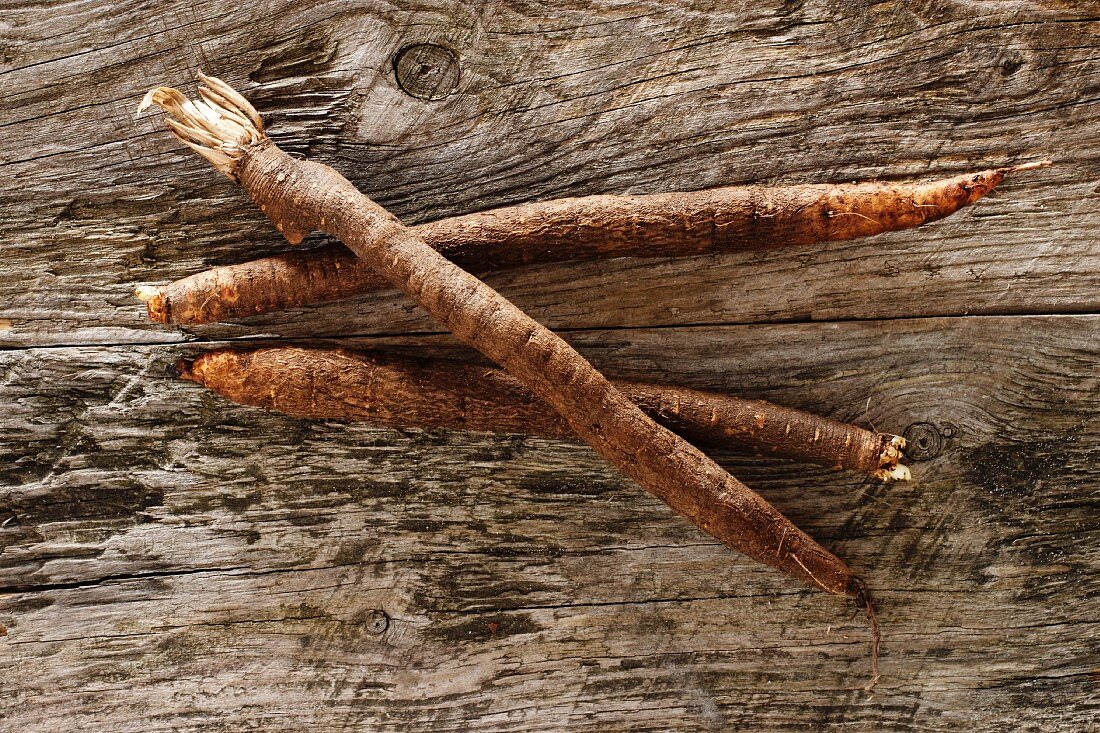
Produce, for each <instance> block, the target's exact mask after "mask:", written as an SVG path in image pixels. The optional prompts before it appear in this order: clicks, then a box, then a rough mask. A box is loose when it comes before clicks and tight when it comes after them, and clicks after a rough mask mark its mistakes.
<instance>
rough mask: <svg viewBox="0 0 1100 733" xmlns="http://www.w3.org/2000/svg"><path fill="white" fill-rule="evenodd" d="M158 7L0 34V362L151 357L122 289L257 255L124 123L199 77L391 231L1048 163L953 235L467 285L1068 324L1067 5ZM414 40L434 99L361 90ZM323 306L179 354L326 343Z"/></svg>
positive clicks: (1091, 73) (1086, 200) (1079, 302)
mask: <svg viewBox="0 0 1100 733" xmlns="http://www.w3.org/2000/svg"><path fill="white" fill-rule="evenodd" d="M162 5H165V6H167V7H165V8H162V7H161V6H158V9H157V12H155V13H152V12H150V11H149V10H148V9H143V8H142V7H140V6H123V7H117V6H115V5H111V6H110V7H111V9H110V10H109V11H107V10H97V11H92V12H89V11H88V10H87V9H86V8H85V6H84V5H80V4H73V5H67V4H63V5H61V6H59V7H57V8H54V9H51V11H50V12H43V11H40V10H37V9H35V8H34V7H33V6H30V7H27V8H17V9H15V10H12V11H6V12H7V13H8V14H9V17H12V18H13V22H12V23H11V25H10V26H8V27H7V28H6V30H5V29H3V27H0V34H2V35H0V43H2V44H3V45H4V48H5V49H7V50H6V54H7V57H8V60H7V61H6V62H5V66H6V69H5V70H4V73H3V76H2V77H0V78H2V79H3V90H4V105H3V107H2V108H0V125H2V126H3V127H2V129H3V130H4V132H5V136H6V140H5V143H4V146H3V148H2V149H0V164H2V168H3V171H4V174H5V175H4V176H3V177H0V181H2V182H0V204H2V205H3V208H4V211H5V216H4V219H3V221H2V222H0V241H2V242H3V243H4V244H3V246H4V247H5V251H6V252H10V253H11V255H9V256H8V257H7V258H6V261H7V262H8V263H9V267H13V268H14V269H13V270H12V272H11V277H7V278H4V279H3V280H2V281H0V318H4V319H6V320H7V321H10V325H9V326H8V327H7V330H6V331H3V332H0V339H2V340H0V344H2V343H9V344H14V345H33V344H49V343H61V344H75V343H112V342H118V341H127V342H146V341H166V340H178V339H179V338H180V337H181V334H180V333H179V332H173V331H167V330H164V329H161V328H158V327H155V326H153V325H150V324H149V323H147V322H146V321H145V319H144V318H143V315H142V313H141V309H140V308H137V307H135V303H134V301H133V299H132V298H131V296H130V293H131V291H132V289H133V287H134V285H135V284H136V283H138V282H163V281H167V280H170V279H174V278H176V277H180V276H182V275H185V274H188V273H191V272H194V271H196V270H199V269H202V268H203V267H205V266H207V265H209V264H211V263H225V262H231V261H237V260H240V259H245V258H249V257H254V256H257V255H259V254H261V253H268V252H271V251H273V250H275V249H280V248H282V247H284V246H285V245H284V244H282V243H280V242H279V239H278V235H277V233H276V232H274V231H272V229H271V227H270V226H269V225H268V224H267V222H266V220H264V219H263V217H262V215H261V214H260V213H259V212H258V211H256V210H255V209H254V207H252V206H251V205H250V204H249V202H248V201H247V200H246V198H245V197H244V195H243V194H242V193H241V192H240V190H239V189H238V188H237V187H236V186H234V185H233V184H232V183H230V182H229V181H227V180H225V179H223V178H221V177H219V176H217V175H216V174H214V173H212V172H211V171H210V170H209V169H208V168H207V166H206V163H205V162H204V161H202V160H201V159H199V158H197V157H196V156H194V155H193V154H191V153H190V152H189V151H186V150H185V149H181V146H180V145H179V144H178V143H177V142H176V141H175V140H174V139H172V137H171V136H169V135H167V134H165V133H164V132H163V131H162V123H161V122H160V120H159V119H155V118H150V119H147V120H141V121H135V120H134V119H133V109H134V106H135V103H136V101H137V100H138V99H139V98H140V96H141V94H142V93H143V92H144V91H145V89H146V87H148V86H149V85H150V84H151V83H153V82H154V81H159V82H165V83H172V84H177V85H180V86H184V87H186V86H187V85H189V84H191V82H192V79H193V76H194V72H195V70H196V69H197V68H198V67H199V66H200V65H201V66H204V67H205V68H207V69H208V70H210V71H212V72H215V73H217V74H219V75H222V76H224V77H225V78H227V79H229V80H230V81H232V82H234V83H235V84H237V85H238V86H239V87H240V88H241V89H243V90H244V91H246V92H247V93H249V94H250V96H251V97H252V98H253V100H254V101H255V102H256V103H257V105H258V106H259V108H260V109H261V111H262V112H264V113H265V115H266V116H267V118H268V120H269V122H270V128H271V131H272V133H273V135H274V136H275V137H276V138H277V139H278V141H279V143H280V144H281V145H284V146H285V147H288V148H291V149H294V150H298V151H301V152H305V153H310V154H312V155H316V156H318V157H319V158H321V159H323V160H325V161H327V162H329V163H332V164H333V165H335V166H336V167H338V168H339V169H341V170H342V171H344V172H346V173H347V174H348V175H350V176H351V177H352V178H353V180H355V181H356V182H357V183H359V184H360V185H361V186H362V188H363V189H364V190H365V191H367V192H368V193H370V194H371V195H372V196H374V197H376V198H377V199H378V200H379V201H380V202H382V203H384V204H386V205H388V206H390V207H391V208H392V209H393V210H394V211H395V212H396V213H398V214H399V215H401V216H403V217H404V218H405V219H406V220H407V221H410V222H415V221H422V220H425V219H428V218H434V217H440V216H445V215H449V214H456V213H465V212H469V211H475V210H479V209H485V208H490V207H493V206H498V205H502V204H506V203H512V202H517V201H524V200H531V199H536V198H547V197H554V196H561V195H580V194H591V193H601V192H635V193H640V192H653V191H663V190H671V189H687V188H700V187H705V186H712V185H724V184H731V183H736V182H748V181H765V182H767V181H772V182H780V181H782V182H799V181H838V180H851V179H862V178H868V177H887V178H898V177H904V178H921V177H930V176H935V175H943V174H946V173H949V172H959V171H963V170H967V169H972V168H977V167H986V166H989V165H1001V164H1004V163H1011V162H1018V161H1023V160H1034V159H1038V158H1043V157H1049V158H1053V159H1055V160H1056V161H1057V162H1058V166H1057V167H1056V168H1053V169H1050V170H1048V171H1043V172H1038V173H1031V174H1027V175H1021V176H1018V177H1016V178H1015V179H1013V180H1011V181H1009V182H1008V183H1007V184H1006V185H1005V186H1004V188H1003V189H1002V190H1001V191H1000V193H999V194H997V195H996V196H995V197H994V198H993V199H992V200H989V201H985V202H982V203H981V204H979V205H978V206H977V207H975V208H974V209H971V210H969V211H967V212H964V213H962V214H960V215H959V216H957V217H956V218H955V219H953V220H951V221H948V222H943V223H941V224H936V225H935V226H933V227H931V228H929V229H925V230H922V231H919V232H913V233H908V234H899V235H894V236H888V237H881V238H878V239H875V240H872V241H869V242H866V243H862V244H858V245H849V244H840V245H834V246H830V247H825V248H822V249H821V250H820V251H814V250H812V249H800V250H798V251H793V252H789V253H783V254H769V255H767V256H764V257H758V256H753V255H728V256H722V257H713V258H703V259H687V260H681V261H677V262H664V263H657V264H654V263H652V262H632V261H620V262H614V263H602V264H585V265H580V266H556V267H544V268H538V269H537V270H532V271H528V272H524V273H517V274H512V275H507V276H502V277H497V278H493V280H492V282H493V283H494V284H495V285H497V286H499V287H500V288H501V289H502V290H503V291H504V292H505V293H507V294H508V295H510V296H513V297H514V298H515V299H516V301H517V302H518V304H520V305H521V306H523V307H525V308H527V309H528V310H529V311H530V312H532V314H533V315H535V316H536V317H538V318H540V319H541V320H543V321H544V322H547V323H548V324H550V325H553V326H556V327H562V328H566V327H571V328H576V327H592V326H596V327H611V326H639V325H641V326H647V325H655V324H670V325H671V324H692V323H724V322H756V321H784V320H805V319H808V318H813V319H819V320H820V319H838V318H881V317H897V316H912V315H918V314H919V315H954V314H962V313H993V314H998V313H1043V312H1093V311H1096V310H1097V293H1098V292H1100V276H1098V275H1097V273H1098V272H1100V252H1098V248H1097V247H1096V246H1095V239H1096V234H1097V231H1100V206H1098V198H1100V193H1098V190H1097V171H1098V168H1100V163H1098V161H1100V158H1098V153H1097V146H1096V144H1095V140H1096V130H1097V127H1098V126H1100V104H1097V103H1096V100H1097V99H1100V71H1098V70H1097V66H1098V65H1097V63H1096V61H1095V56H1096V53H1097V48H1098V46H1100V43H1098V42H1097V38H1098V37H1100V18H1098V17H1097V15H1096V13H1095V8H1091V9H1090V8H1089V7H1088V3H1084V4H1062V3H1052V4H1049V5H1046V6H1044V5H1042V4H1038V3H981V2H944V1H942V0H941V1H937V2H928V3H920V4H911V3H905V4H900V3H899V4H897V5H878V4H862V5H860V4H856V5H853V4H852V3H837V2H813V3H796V4H791V3H780V2H772V1H769V2H764V3H754V4H743V3H738V4H733V5H732V6H731V7H728V8H726V7H723V4H721V3H700V4H698V5H697V6H695V7H694V8H691V9H677V8H675V7H672V6H670V5H668V4H661V3H644V4H629V5H628V6H622V7H618V6H614V5H613V4H611V3H600V2H597V3H570V4H567V7H564V8H562V7H555V8H554V9H552V10H551V9H550V8H547V7H542V6H541V5H537V4H535V5H530V4H526V3H513V2H494V3H487V4H485V3H481V4H478V7H479V8H480V9H479V10H475V9H473V8H471V7H467V6H465V5H460V4H456V3H450V2H439V3H431V4H429V5H427V6H422V7H417V8H415V9H410V10H407V11H395V10H394V9H392V7H390V6H388V5H383V4H374V3H370V4H367V5H365V6H362V7H359V8H357V9H356V10H355V11H349V10H348V9H347V8H345V7H344V6H343V4H341V3H335V4H315V3H288V2H262V3H252V4H249V6H248V7H247V8H241V9H239V10H236V11H234V12H224V11H217V10H214V9H212V8H211V9H206V10H202V11H200V10H197V9H196V8H194V7H193V6H192V5H191V4H182V3H180V4H176V5H173V4H162ZM105 7H106V6H105ZM14 19H18V22H16V21H15V20H14ZM624 38H629V43H624ZM108 39H111V40H108ZM424 41H427V42H438V43H441V44H443V45H446V46H447V47H449V48H453V49H455V50H456V52H457V53H458V54H459V57H460V66H461V79H460V83H459V87H458V89H457V90H456V92H455V93H453V94H452V95H451V96H449V97H448V98H447V99H445V100H443V101H440V102H431V101H425V100H421V99H417V98H414V97H411V96H409V95H407V94H405V93H404V92H403V91H402V90H401V89H400V88H399V86H398V85H397V83H396V81H395V79H394V75H393V73H392V69H391V68H390V59H391V57H392V56H393V54H394V53H396V51H397V50H398V49H400V48H402V47H404V46H406V45H408V44H411V43H416V42H424ZM77 255H78V256H77ZM915 292H919V297H918V296H914V293H915ZM608 302H611V303H615V304H616V307H615V308H608V307H607V303H608ZM353 308H354V309H353V310H352V313H353V314H354V321H353V322H354V323H355V326H354V330H355V331H356V332H358V333H394V332H400V331H408V330H413V329H425V328H428V329H431V325H430V324H429V323H428V322H427V320H426V319H425V318H424V317H423V316H422V315H421V314H420V313H419V312H418V311H417V310H415V309H414V308H412V307H410V306H409V305H408V304H407V303H405V302H404V301H403V300H401V299H400V298H398V297H396V296H393V297H386V296H382V297H378V296H375V297H370V298H365V299H360V300H358V301H355V303H354V306H353ZM348 313H349V311H348V306H347V305H346V304H341V305H333V306H329V307H326V308H323V309H320V310H318V311H316V312H313V313H311V314H310V316H309V317H308V318H304V317H303V316H302V314H301V313H297V314H293V315H292V316H291V317H290V318H287V317H285V316H284V317H274V318H269V319H266V320H263V321H260V322H258V323H257V324H253V325H252V326H250V327H249V328H234V327H216V328H207V329H203V330H202V331H201V332H200V333H201V334H202V335H205V336H208V337H225V336H230V335H241V334H244V333H250V332H253V330H254V328H259V329H260V330H263V331H265V332H268V333H281V334H284V335H302V334H303V332H306V333H318V332H321V333H328V334H333V335H338V334H343V333H346V332H347V331H348V328H349V323H350V322H351V321H349V316H348ZM302 324H307V325H306V328H307V329H308V331H304V329H303V328H302Z"/></svg>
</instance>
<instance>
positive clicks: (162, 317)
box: [134, 285, 168, 323]
mask: <svg viewBox="0 0 1100 733" xmlns="http://www.w3.org/2000/svg"><path fill="white" fill-rule="evenodd" d="M134 297H135V298H137V299H138V300H140V301H141V302H143V303H145V310H146V311H148V313H149V319H150V320H152V321H156V322H157V323H168V296H167V295H165V294H164V288H158V287H154V286H152V285H139V286H137V287H136V288H134Z"/></svg>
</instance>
